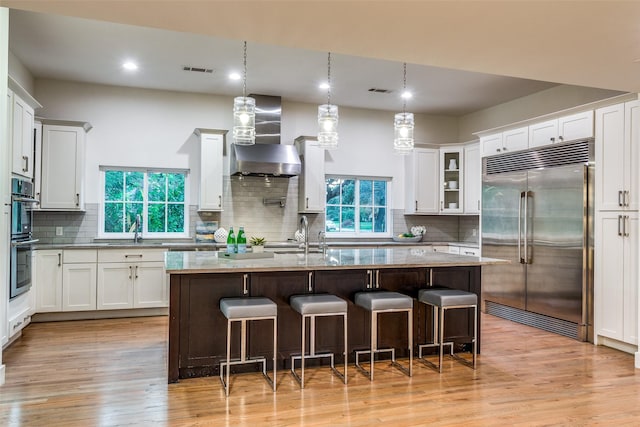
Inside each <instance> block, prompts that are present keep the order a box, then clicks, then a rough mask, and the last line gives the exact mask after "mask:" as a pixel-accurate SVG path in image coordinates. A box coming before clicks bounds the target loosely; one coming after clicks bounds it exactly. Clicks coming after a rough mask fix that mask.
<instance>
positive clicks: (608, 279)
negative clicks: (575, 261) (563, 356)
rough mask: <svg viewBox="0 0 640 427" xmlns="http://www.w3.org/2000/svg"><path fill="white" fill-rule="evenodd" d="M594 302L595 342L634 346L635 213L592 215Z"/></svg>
mask: <svg viewBox="0 0 640 427" xmlns="http://www.w3.org/2000/svg"><path fill="white" fill-rule="evenodd" d="M594 231H595V248H596V250H597V251H598V254H599V255H598V256H596V257H595V263H594V278H595V283H594V302H595V307H594V309H595V325H594V326H595V333H596V342H597V341H602V339H601V338H602V337H604V338H612V339H614V340H617V341H621V342H623V343H627V344H631V345H637V344H638V320H637V317H636V316H637V313H638V262H637V261H638V233H639V232H640V229H639V227H638V213H637V212H598V213H596V227H595V230H594Z"/></svg>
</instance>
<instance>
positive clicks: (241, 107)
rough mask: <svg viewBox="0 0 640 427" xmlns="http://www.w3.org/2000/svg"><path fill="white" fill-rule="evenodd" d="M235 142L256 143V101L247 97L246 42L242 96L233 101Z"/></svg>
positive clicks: (245, 45) (239, 143)
mask: <svg viewBox="0 0 640 427" xmlns="http://www.w3.org/2000/svg"><path fill="white" fill-rule="evenodd" d="M233 142H234V143H235V144H237V145H253V144H255V143H256V100H255V99H253V98H251V97H248V96H247V42H246V41H245V42H244V74H243V81H242V96H238V97H236V98H234V100H233Z"/></svg>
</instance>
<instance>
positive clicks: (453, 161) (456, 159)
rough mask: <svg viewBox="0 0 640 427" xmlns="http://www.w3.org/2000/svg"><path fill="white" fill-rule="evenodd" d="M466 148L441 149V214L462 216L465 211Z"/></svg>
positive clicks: (451, 147)
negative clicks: (464, 170)
mask: <svg viewBox="0 0 640 427" xmlns="http://www.w3.org/2000/svg"><path fill="white" fill-rule="evenodd" d="M463 162H464V147H463V146H459V145H456V146H449V147H442V148H440V213H441V214H461V213H462V212H463V211H464V206H463V202H464V188H463V186H464V176H463V167H464V163H463Z"/></svg>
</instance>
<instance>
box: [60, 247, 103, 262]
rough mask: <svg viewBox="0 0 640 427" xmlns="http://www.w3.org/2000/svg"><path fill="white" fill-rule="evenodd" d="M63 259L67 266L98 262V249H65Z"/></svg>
mask: <svg viewBox="0 0 640 427" xmlns="http://www.w3.org/2000/svg"><path fill="white" fill-rule="evenodd" d="M62 257H63V262H64V263H65V264H76V263H84V262H96V261H97V260H98V251H97V250H96V249H65V250H64V251H62Z"/></svg>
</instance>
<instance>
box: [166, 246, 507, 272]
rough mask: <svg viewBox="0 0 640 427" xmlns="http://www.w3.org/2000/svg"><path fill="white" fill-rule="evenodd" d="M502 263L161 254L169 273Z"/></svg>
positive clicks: (441, 256) (390, 253) (447, 257)
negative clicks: (234, 257)
mask: <svg viewBox="0 0 640 427" xmlns="http://www.w3.org/2000/svg"><path fill="white" fill-rule="evenodd" d="M503 263H508V261H505V260H499V259H494V258H482V257H474V256H467V255H454V254H448V253H441V252H428V251H423V250H421V249H419V248H412V249H408V248H401V247H396V248H360V249H339V248H335V249H329V250H327V252H326V254H322V253H309V254H307V255H305V254H303V253H295V254H294V253H285V254H280V253H276V254H274V256H273V257H269V258H257V259H251V258H247V259H231V258H227V257H225V255H224V253H222V252H214V251H206V252H204V251H201V252H195V251H185V252H180V251H176V252H167V253H166V254H165V268H166V270H167V273H169V274H191V273H230V272H236V273H237V272H260V271H262V272H265V271H267V272H268V271H295V270H334V269H360V268H375V269H378V268H422V267H457V266H481V265H489V264H503Z"/></svg>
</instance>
